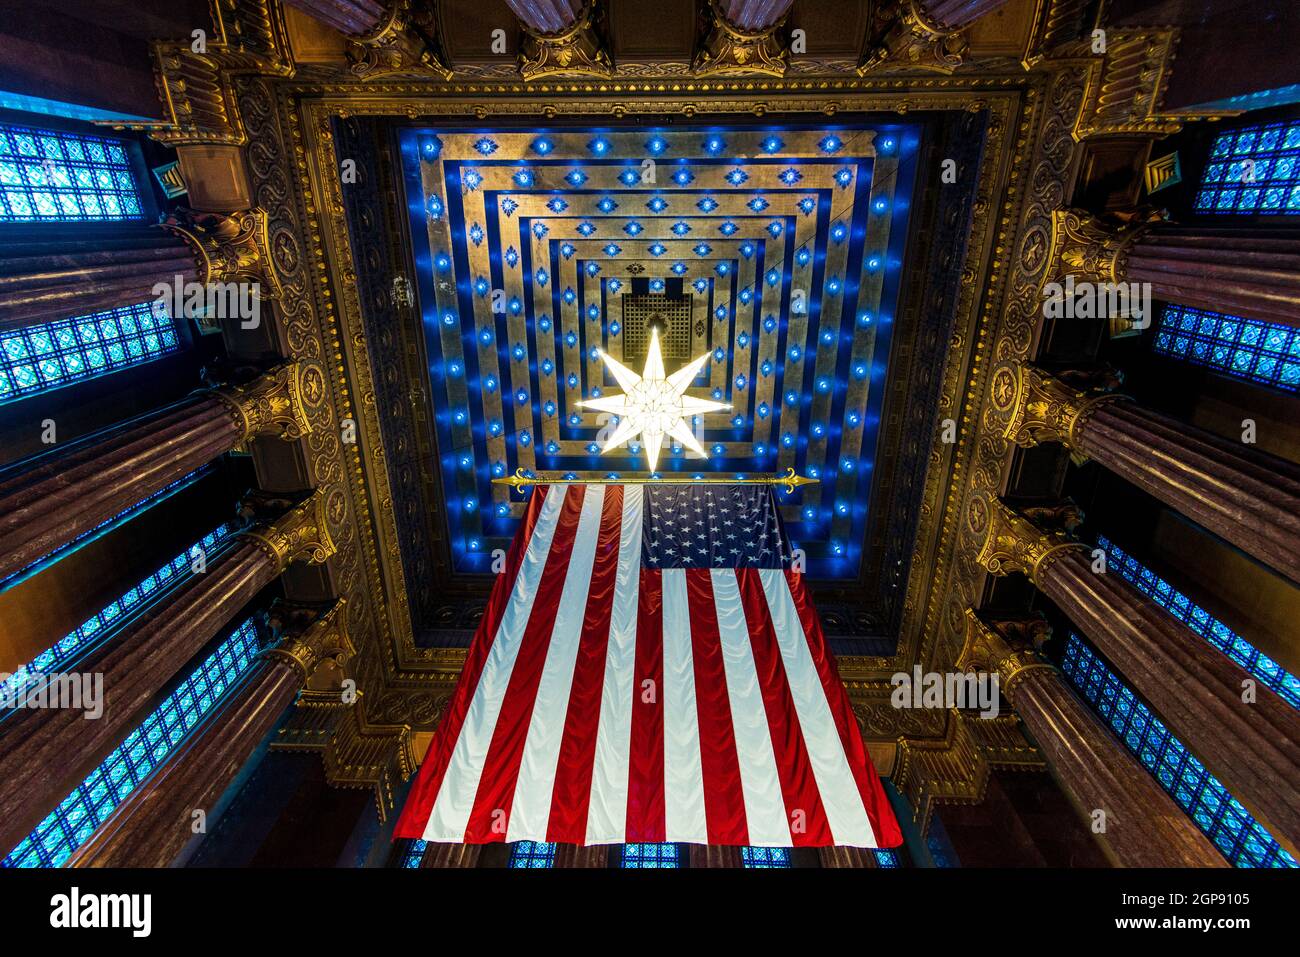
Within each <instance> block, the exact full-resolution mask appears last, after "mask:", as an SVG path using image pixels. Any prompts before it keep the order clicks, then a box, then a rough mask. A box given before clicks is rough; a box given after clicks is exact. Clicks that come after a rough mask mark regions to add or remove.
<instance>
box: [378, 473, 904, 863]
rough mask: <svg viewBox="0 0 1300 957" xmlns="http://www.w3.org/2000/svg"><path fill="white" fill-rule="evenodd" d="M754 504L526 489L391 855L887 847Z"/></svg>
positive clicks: (687, 493)
mask: <svg viewBox="0 0 1300 957" xmlns="http://www.w3.org/2000/svg"><path fill="white" fill-rule="evenodd" d="M790 566H791V555H790V545H789V541H788V540H787V539H786V537H785V533H784V530H783V528H782V524H781V519H780V515H779V512H778V508H777V504H776V501H775V497H774V495H773V493H772V490H771V488H770V487H768V486H760V485H734V486H722V485H714V484H694V485H554V486H550V487H545V486H542V487H539V488H537V489H535V490H534V492H533V493H532V496H531V498H530V500H529V504H528V508H527V512H526V516H525V519H524V522H523V523H522V525H521V527H520V530H519V534H518V536H517V537H516V539H515V542H514V544H513V546H512V547H511V550H510V553H509V555H508V556H507V558H506V566H505V569H504V570H503V572H502V573H501V575H500V576H499V577H498V579H497V582H496V585H495V587H494V588H493V591H492V596H491V599H490V600H489V602H488V606H487V609H486V611H485V612H484V615H483V620H482V622H481V624H480V625H479V629H478V632H477V633H476V635H475V637H474V641H473V642H472V644H471V646H470V650H469V654H468V656H467V660H466V662H465V668H464V670H463V671H462V673H461V677H460V682H459V684H458V685H457V687H456V691H455V693H454V694H453V696H452V700H451V702H450V704H449V706H448V708H447V712H446V714H445V716H444V717H443V720H442V724H441V725H440V726H439V728H438V730H437V732H436V734H435V736H434V740H433V743H432V745H431V746H430V749H429V753H428V755H427V756H426V758H425V761H424V764H423V765H422V766H421V768H420V773H419V777H418V779H417V780H416V782H415V786H414V788H413V790H412V793H411V796H410V798H409V799H408V800H407V804H406V807H405V808H404V809H403V811H402V816H401V818H400V820H399V821H398V825H397V831H396V834H397V836H398V837H408V838H423V839H424V840H426V841H439V842H448V843H466V844H479V843H489V842H493V841H521V840H528V841H556V842H563V843H572V844H622V843H630V842H669V841H671V842H687V843H696V844H723V845H751V846H772V847H782V846H796V847H798V846H811V847H816V846H825V845H832V844H841V845H854V846H859V847H893V846H896V845H898V844H899V843H901V842H902V837H901V834H900V833H899V829H898V823H897V821H896V820H895V819H894V815H893V813H892V812H891V810H890V808H889V805H888V802H887V799H886V798H885V795H884V792H883V790H882V788H881V785H880V780H879V778H878V777H877V775H876V773H875V770H874V769H873V768H872V766H871V761H870V758H868V756H867V752H866V748H865V747H864V746H863V743H862V738H861V735H860V733H859V731H858V726H857V722H856V721H855V720H854V717H853V712H852V710H851V708H850V706H849V701H848V697H847V695H846V694H845V690H844V686H843V685H842V684H841V682H840V679H839V675H838V672H837V670H836V666H835V661H834V659H833V658H832V657H831V654H830V651H829V649H828V648H827V646H826V640H825V638H824V636H823V635H822V630H821V623H820V622H819V621H818V618H817V614H816V611H815V609H814V608H813V606H812V604H811V602H810V601H809V600H808V596H807V592H806V590H805V587H804V583H803V579H802V576H801V575H800V574H799V573H798V572H797V571H794V570H792V569H791V567H790Z"/></svg>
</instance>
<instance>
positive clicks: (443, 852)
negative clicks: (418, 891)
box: [420, 844, 483, 867]
mask: <svg viewBox="0 0 1300 957" xmlns="http://www.w3.org/2000/svg"><path fill="white" fill-rule="evenodd" d="M482 851H483V845H482V844H430V845H429V846H428V847H426V848H425V849H424V857H422V858H420V866H421V867H478V859H479V854H481V853H482Z"/></svg>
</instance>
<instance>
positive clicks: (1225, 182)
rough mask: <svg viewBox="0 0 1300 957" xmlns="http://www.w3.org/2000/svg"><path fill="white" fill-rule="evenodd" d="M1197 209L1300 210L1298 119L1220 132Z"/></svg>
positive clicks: (1291, 212)
mask: <svg viewBox="0 0 1300 957" xmlns="http://www.w3.org/2000/svg"><path fill="white" fill-rule="evenodd" d="M1196 210H1197V211H1198V212H1201V213H1211V214H1215V215H1219V214H1239V213H1264V214H1266V215H1285V216H1294V215H1296V214H1300V120H1289V121H1284V122H1279V123H1265V124H1262V125H1260V126H1248V127H1244V128H1242V129H1237V130H1228V131H1226V132H1224V133H1220V134H1219V135H1218V136H1217V137H1215V139H1214V144H1213V145H1212V146H1211V147H1210V156H1209V159H1208V160H1206V163H1205V172H1204V173H1203V174H1202V175H1201V188H1200V190H1199V191H1198V192H1197V194H1196Z"/></svg>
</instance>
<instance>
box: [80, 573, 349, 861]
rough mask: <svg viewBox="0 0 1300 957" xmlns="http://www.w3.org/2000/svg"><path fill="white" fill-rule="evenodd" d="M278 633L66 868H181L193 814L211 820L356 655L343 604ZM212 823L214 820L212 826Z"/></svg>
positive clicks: (192, 836) (192, 835)
mask: <svg viewBox="0 0 1300 957" xmlns="http://www.w3.org/2000/svg"><path fill="white" fill-rule="evenodd" d="M299 610H300V609H299ZM277 614H280V615H282V616H283V612H277V611H273V613H272V615H273V616H275V615H277ZM299 617H301V616H299ZM287 618H288V616H284V617H283V618H282V620H287ZM294 628H296V629H298V630H296V631H295V630H294ZM277 630H278V631H279V634H278V635H277V642H276V644H275V645H274V646H273V647H270V648H268V649H266V650H265V651H263V652H262V654H261V655H260V656H259V658H258V659H257V661H255V662H254V663H253V664H252V666H251V667H250V668H249V671H248V673H247V674H245V675H244V676H243V678H242V679H241V680H240V682H239V684H238V685H236V686H235V687H234V688H232V689H230V690H229V691H227V692H226V695H225V700H224V701H223V702H222V704H221V705H219V707H218V709H217V710H215V711H213V712H212V713H211V714H210V715H209V716H208V717H207V719H206V720H205V721H204V722H203V724H201V725H200V726H199V727H198V728H196V729H195V730H194V731H193V733H192V734H191V735H190V736H189V739H188V740H187V741H185V742H184V743H183V744H182V745H181V747H179V748H178V749H177V750H176V751H175V752H174V753H173V754H172V755H171V757H170V758H168V759H167V761H166V762H164V763H163V764H162V765H160V766H159V767H158V768H157V769H156V770H155V771H154V772H153V774H151V775H150V776H149V779H148V780H147V781H144V782H143V783H142V784H141V785H140V786H139V787H138V788H136V789H135V790H134V791H133V792H131V794H130V796H129V797H128V798H127V799H126V800H125V801H123V802H122V804H120V805H118V807H117V809H116V810H115V811H114V812H113V814H112V815H111V816H110V817H109V818H108V820H106V821H105V822H104V823H103V824H101V825H100V826H99V828H98V829H97V830H96V831H95V833H94V835H93V836H92V837H91V839H90V840H89V841H87V842H86V843H85V844H83V845H82V846H81V847H80V848H79V849H78V850H77V852H76V853H75V854H73V856H72V857H71V858H70V859H69V860H68V862H67V864H66V865H65V866H67V867H168V866H172V865H173V864H175V863H179V862H178V856H179V855H180V854H181V853H182V852H183V851H184V850H185V849H186V847H187V846H188V845H190V844H191V843H192V842H195V840H196V836H195V832H194V827H193V823H194V812H195V811H202V812H203V813H204V814H205V815H211V813H212V811H213V809H214V808H215V807H216V806H217V804H218V802H219V801H220V800H221V797H222V795H223V794H224V793H225V792H226V790H227V789H228V788H229V787H230V784H231V782H233V781H234V780H235V778H236V776H237V775H238V774H239V772H240V770H241V769H242V768H243V767H244V765H245V763H246V762H247V761H248V759H249V757H250V756H252V754H253V752H254V751H255V750H256V749H257V747H258V745H259V744H260V743H261V741H262V740H263V739H264V738H265V737H266V735H267V734H268V733H270V731H271V729H272V728H273V727H274V726H275V724H276V722H277V721H279V719H280V716H281V715H282V714H283V713H284V710H285V708H287V707H289V706H290V705H291V704H292V703H293V701H294V699H295V698H296V697H297V695H298V692H299V691H300V690H301V688H302V687H303V685H304V683H305V682H306V681H307V679H308V678H309V677H311V675H312V674H313V673H315V671H316V669H317V667H318V666H319V665H320V664H321V663H322V662H324V661H326V660H331V661H334V662H336V663H337V664H338V665H339V667H340V668H344V667H345V666H346V662H347V660H348V659H349V658H351V656H352V655H353V654H354V651H355V649H354V648H353V646H352V643H351V640H350V639H349V637H348V632H347V610H346V603H345V601H344V600H343V599H341V598H340V599H339V600H338V601H337V602H336V603H335V604H334V606H333V607H332V608H330V609H328V610H327V611H326V612H325V613H324V614H318V615H316V616H315V618H314V620H312V621H311V622H310V624H306V625H305V626H304V624H303V622H301V621H297V622H296V623H294V624H289V626H288V627H287V628H286V627H283V626H282V627H281V628H280V629H277ZM213 823H214V822H213V821H212V820H211V819H210V818H209V820H208V821H207V825H208V827H211V825H212V824H213Z"/></svg>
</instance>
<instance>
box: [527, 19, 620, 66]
mask: <svg viewBox="0 0 1300 957" xmlns="http://www.w3.org/2000/svg"><path fill="white" fill-rule="evenodd" d="M603 15H604V11H603V9H602V8H601V5H600V0H588V3H586V4H585V5H584V6H583V8H582V10H581V11H580V12H579V13H578V17H577V19H576V20H574V22H573V24H572V25H571V26H568V27H565V28H564V29H563V30H557V31H555V32H554V33H543V32H542V31H540V30H535V29H533V28H532V27H530V26H529V25H528V24H526V23H521V24H520V26H521V27H522V28H523V31H524V43H523V48H522V50H521V51H520V53H519V73H520V75H522V76H523V78H524V79H525V80H536V79H539V78H541V77H550V76H592V77H609V76H613V75H614V61H613V59H611V57H610V55H609V50H608V49H606V46H605V43H604V40H603V38H602V35H601V31H600V29H599V27H600V25H601V23H602V20H603Z"/></svg>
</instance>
